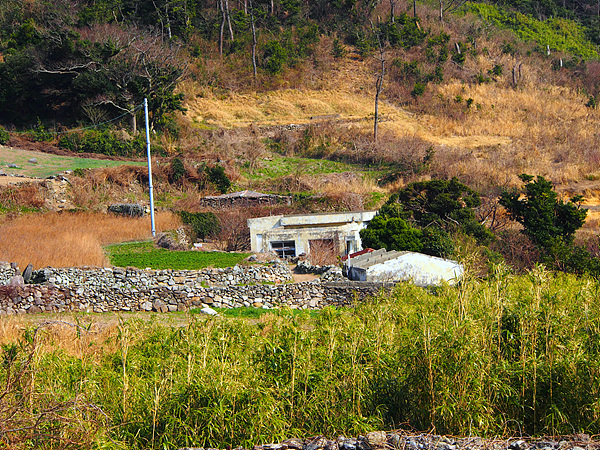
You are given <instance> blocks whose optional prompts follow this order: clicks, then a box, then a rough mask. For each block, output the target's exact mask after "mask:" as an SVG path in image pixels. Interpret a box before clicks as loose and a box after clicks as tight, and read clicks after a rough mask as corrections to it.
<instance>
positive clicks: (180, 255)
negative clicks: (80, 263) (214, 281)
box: [105, 241, 250, 270]
mask: <svg viewBox="0 0 600 450" xmlns="http://www.w3.org/2000/svg"><path fill="white" fill-rule="evenodd" d="M105 251H106V254H107V256H108V259H109V261H110V263H111V264H112V265H114V266H117V267H137V268H140V269H146V268H151V269H155V270H163V269H175V270H200V269H205V268H207V267H215V268H223V267H232V266H235V265H236V264H240V263H241V262H242V261H244V260H245V259H246V258H247V257H248V256H250V254H249V253H224V252H199V251H170V250H166V249H164V248H156V247H155V246H154V243H153V242H152V241H144V242H128V243H124V244H115V245H109V246H107V247H106V248H105Z"/></svg>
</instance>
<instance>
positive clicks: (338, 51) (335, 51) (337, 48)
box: [331, 38, 348, 59]
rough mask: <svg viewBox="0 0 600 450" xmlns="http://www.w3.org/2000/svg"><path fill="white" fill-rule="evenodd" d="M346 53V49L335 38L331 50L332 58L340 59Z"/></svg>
mask: <svg viewBox="0 0 600 450" xmlns="http://www.w3.org/2000/svg"><path fill="white" fill-rule="evenodd" d="M347 53H348V51H347V50H346V47H344V45H343V43H342V42H341V41H340V40H339V39H337V38H336V39H334V40H333V48H332V50H331V54H332V55H333V57H334V58H336V59H342V58H343V57H344V56H346V54H347Z"/></svg>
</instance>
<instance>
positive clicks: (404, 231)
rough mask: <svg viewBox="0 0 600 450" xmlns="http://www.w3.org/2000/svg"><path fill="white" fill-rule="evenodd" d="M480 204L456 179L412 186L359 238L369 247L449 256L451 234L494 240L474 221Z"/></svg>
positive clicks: (483, 241) (395, 197)
mask: <svg viewBox="0 0 600 450" xmlns="http://www.w3.org/2000/svg"><path fill="white" fill-rule="evenodd" d="M428 156H429V154H428ZM480 203H481V200H480V198H479V194H478V193H477V192H475V191H473V190H472V189H470V188H469V187H467V186H465V185H464V184H462V183H460V182H459V181H458V180H457V179H456V178H453V179H452V180H450V181H446V180H432V181H423V182H417V183H411V184H409V185H408V186H407V187H406V188H404V189H402V190H400V191H399V192H397V193H395V194H393V195H392V196H391V197H390V198H389V200H388V201H387V202H386V203H385V205H383V206H382V207H381V208H380V209H379V211H378V213H377V215H376V216H375V217H374V218H373V220H371V222H370V223H369V225H368V226H367V228H366V229H364V230H362V231H361V232H360V236H361V239H362V240H363V245H364V246H366V247H373V248H386V249H388V250H409V251H418V252H422V253H425V254H428V255H433V256H449V255H451V254H452V253H453V251H454V245H453V243H452V239H451V237H450V233H452V232H456V231H461V232H463V233H465V234H467V235H470V236H473V237H474V238H475V239H476V240H477V241H478V242H479V243H480V244H488V243H490V242H491V241H492V240H493V235H492V234H491V232H490V231H489V230H487V229H486V228H485V227H484V226H483V225H481V224H480V223H479V222H477V220H476V218H475V212H474V208H476V207H477V206H479V205H480ZM411 224H412V225H416V228H414V227H413V226H411Z"/></svg>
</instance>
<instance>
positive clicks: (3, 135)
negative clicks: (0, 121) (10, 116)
mask: <svg viewBox="0 0 600 450" xmlns="http://www.w3.org/2000/svg"><path fill="white" fill-rule="evenodd" d="M9 139H10V134H9V132H8V131H6V130H5V129H4V128H3V127H1V126H0V145H4V144H6V143H7V142H8V141H9Z"/></svg>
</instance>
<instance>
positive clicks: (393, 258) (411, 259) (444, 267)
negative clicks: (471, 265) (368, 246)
mask: <svg viewBox="0 0 600 450" xmlns="http://www.w3.org/2000/svg"><path fill="white" fill-rule="evenodd" d="M346 272H347V274H348V278H350V279H351V280H355V281H384V282H397V281H411V282H413V283H414V284H416V285H417V286H438V285H440V284H442V283H448V284H450V285H453V284H456V283H457V282H458V281H460V279H461V278H462V277H463V275H464V272H465V269H464V267H463V265H462V264H460V263H458V262H456V261H452V260H449V259H443V258H437V257H435V256H429V255H424V254H423V253H415V252H397V251H390V252H386V250H385V249H380V250H376V251H374V252H372V253H366V254H364V255H360V256H357V257H356V258H351V259H348V260H347V261H346Z"/></svg>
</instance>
